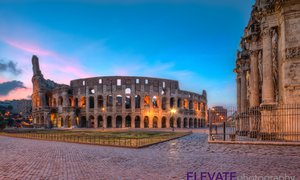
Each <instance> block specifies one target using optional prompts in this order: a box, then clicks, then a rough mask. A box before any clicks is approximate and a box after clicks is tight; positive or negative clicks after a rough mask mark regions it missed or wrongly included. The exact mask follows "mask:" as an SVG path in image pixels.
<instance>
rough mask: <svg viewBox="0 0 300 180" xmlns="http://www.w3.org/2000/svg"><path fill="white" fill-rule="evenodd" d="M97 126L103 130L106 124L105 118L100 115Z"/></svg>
mask: <svg viewBox="0 0 300 180" xmlns="http://www.w3.org/2000/svg"><path fill="white" fill-rule="evenodd" d="M97 120H98V121H97V125H98V128H103V127H104V126H103V124H104V122H103V117H102V116H101V115H99V116H98V118H97Z"/></svg>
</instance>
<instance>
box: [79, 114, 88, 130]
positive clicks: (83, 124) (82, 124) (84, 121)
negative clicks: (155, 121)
mask: <svg viewBox="0 0 300 180" xmlns="http://www.w3.org/2000/svg"><path fill="white" fill-rule="evenodd" d="M80 127H81V128H86V127H87V122H86V117H85V116H81V117H80Z"/></svg>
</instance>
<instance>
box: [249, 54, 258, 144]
mask: <svg viewBox="0 0 300 180" xmlns="http://www.w3.org/2000/svg"><path fill="white" fill-rule="evenodd" d="M250 67H251V68H250V92H251V94H250V107H251V108H255V107H258V106H259V104H260V102H259V69H258V51H254V52H252V53H251V59H250ZM249 115H250V117H249V118H250V119H249V120H250V122H249V125H250V133H249V136H250V137H251V138H256V136H257V132H256V131H257V127H256V122H257V115H258V112H257V109H251V113H250V114H249Z"/></svg>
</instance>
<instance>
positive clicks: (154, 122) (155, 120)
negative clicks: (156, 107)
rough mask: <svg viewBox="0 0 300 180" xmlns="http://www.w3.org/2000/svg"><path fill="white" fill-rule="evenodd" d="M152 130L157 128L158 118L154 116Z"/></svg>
mask: <svg viewBox="0 0 300 180" xmlns="http://www.w3.org/2000/svg"><path fill="white" fill-rule="evenodd" d="M153 128H158V118H157V117H156V116H154V117H153Z"/></svg>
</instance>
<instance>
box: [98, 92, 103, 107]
mask: <svg viewBox="0 0 300 180" xmlns="http://www.w3.org/2000/svg"><path fill="white" fill-rule="evenodd" d="M97 103H98V108H103V96H101V95H99V96H98V97H97Z"/></svg>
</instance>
